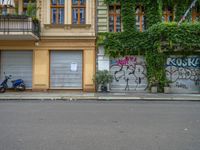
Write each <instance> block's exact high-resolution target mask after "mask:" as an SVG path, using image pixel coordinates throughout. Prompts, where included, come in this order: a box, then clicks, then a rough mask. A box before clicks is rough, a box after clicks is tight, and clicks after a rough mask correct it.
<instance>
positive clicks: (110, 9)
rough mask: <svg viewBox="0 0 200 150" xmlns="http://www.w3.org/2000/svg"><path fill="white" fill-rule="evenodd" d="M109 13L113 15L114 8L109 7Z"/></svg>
mask: <svg viewBox="0 0 200 150" xmlns="http://www.w3.org/2000/svg"><path fill="white" fill-rule="evenodd" d="M109 13H111V14H112V13H114V6H109Z"/></svg>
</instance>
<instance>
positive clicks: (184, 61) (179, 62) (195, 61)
mask: <svg viewBox="0 0 200 150" xmlns="http://www.w3.org/2000/svg"><path fill="white" fill-rule="evenodd" d="M167 66H175V67H200V58H199V57H177V58H168V60H167Z"/></svg>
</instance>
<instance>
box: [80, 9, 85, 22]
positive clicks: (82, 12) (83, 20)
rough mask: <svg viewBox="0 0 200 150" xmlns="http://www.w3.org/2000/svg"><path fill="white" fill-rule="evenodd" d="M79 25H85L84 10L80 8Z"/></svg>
mask: <svg viewBox="0 0 200 150" xmlns="http://www.w3.org/2000/svg"><path fill="white" fill-rule="evenodd" d="M80 24H85V8H80Z"/></svg>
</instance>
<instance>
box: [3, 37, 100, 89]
mask: <svg viewBox="0 0 200 150" xmlns="http://www.w3.org/2000/svg"><path fill="white" fill-rule="evenodd" d="M0 50H16V51H17V50H32V51H33V82H32V85H33V88H32V89H33V90H48V89H49V82H50V71H49V70H50V64H49V62H50V61H49V59H50V51H51V50H63V51H68V50H70V51H71V50H74V51H76V50H78V51H80V50H82V51H83V91H86V92H87V91H95V85H94V83H93V81H92V78H93V75H94V74H95V66H96V59H95V54H96V51H95V40H94V39H93V40H83V39H76V40H75V39H74V40H73V39H70V40H58V39H53V40H41V41H39V42H38V43H37V44H36V43H35V42H34V41H0ZM24 63H26V62H24Z"/></svg>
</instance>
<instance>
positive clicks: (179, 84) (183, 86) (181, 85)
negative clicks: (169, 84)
mask: <svg viewBox="0 0 200 150" xmlns="http://www.w3.org/2000/svg"><path fill="white" fill-rule="evenodd" d="M176 87H177V88H183V89H188V87H187V85H186V84H183V83H179V82H176Z"/></svg>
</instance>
